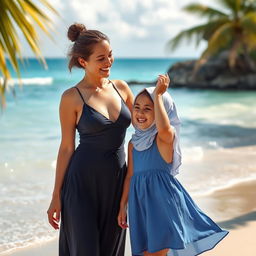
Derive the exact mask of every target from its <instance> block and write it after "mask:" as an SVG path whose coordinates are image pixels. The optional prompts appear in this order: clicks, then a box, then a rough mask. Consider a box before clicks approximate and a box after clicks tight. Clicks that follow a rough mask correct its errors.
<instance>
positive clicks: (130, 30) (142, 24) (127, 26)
mask: <svg viewBox="0 0 256 256" xmlns="http://www.w3.org/2000/svg"><path fill="white" fill-rule="evenodd" d="M194 1H196V2H201V3H203V2H204V3H205V1H204V0H72V1H68V0H52V1H51V3H52V5H53V6H54V7H55V8H56V9H57V10H58V11H59V13H60V15H61V17H62V19H59V20H56V18H55V17H54V24H55V27H56V30H57V31H58V42H57V46H56V47H58V50H57V51H56V48H55V49H54V46H53V44H52V43H49V40H48V39H47V40H45V41H44V43H43V45H44V48H43V51H44V52H46V55H51V54H52V55H54V54H55V53H56V52H59V53H60V52H62V53H66V51H67V49H66V47H67V44H68V43H69V42H68V40H67V37H66V31H67V28H68V27H69V26H70V25H71V24H73V23H74V22H79V23H83V24H85V25H86V27H87V28H88V29H98V30H101V31H102V32H104V33H106V34H107V35H108V36H109V37H110V40H111V42H113V41H114V42H115V43H114V44H115V47H117V48H122V47H126V48H127V49H129V50H125V51H119V52H125V53H126V56H129V55H133V54H134V51H132V48H134V49H140V51H139V52H138V54H141V56H150V55H151V54H152V52H151V51H150V50H149V49H150V48H154V49H156V51H155V52H154V54H155V55H157V54H158V55H159V56H163V52H164V49H163V48H164V45H165V43H166V42H167V41H168V40H169V39H170V38H171V37H173V36H175V35H176V34H177V33H178V32H179V31H180V30H182V29H187V28H189V27H191V26H194V25H196V24H199V23H201V22H202V19H200V17H196V16H192V15H189V14H186V13H184V12H183V11H182V10H181V8H182V7H183V6H184V5H187V4H188V3H192V2H194ZM213 1H214V0H209V1H207V4H211V3H212V2H213ZM49 46H50V47H49ZM186 47H187V49H186V51H185V52H188V51H189V49H190V52H191V54H190V56H193V55H199V52H198V51H195V49H194V47H192V44H191V45H187V46H186ZM161 49H162V50H161ZM117 52H118V51H117ZM177 52H180V51H179V50H178V51H177ZM183 52H184V50H183Z"/></svg>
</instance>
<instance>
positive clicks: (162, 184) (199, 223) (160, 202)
mask: <svg viewBox="0 0 256 256" xmlns="http://www.w3.org/2000/svg"><path fill="white" fill-rule="evenodd" d="M169 81H170V80H169V77H168V76H167V75H160V76H159V78H158V82H157V85H156V88H153V87H150V88H147V89H144V90H142V91H141V92H140V93H139V94H138V95H137V97H136V98H135V102H134V106H133V110H132V123H133V125H134V127H135V134H134V135H133V136H132V139H131V141H130V142H129V146H128V172H127V175H126V178H125V183H124V188H123V194H122V198H121V202H120V210H119V214H118V224H119V226H120V227H122V228H127V227H128V225H127V223H126V204H127V201H128V193H129V202H128V205H129V208H128V209H129V225H130V237H131V247H132V253H133V255H145V256H149V255H152V256H153V255H154V256H164V255H166V254H167V253H168V255H171V256H194V255H198V254H200V253H202V252H204V251H207V250H210V249H212V248H213V247H214V246H215V245H216V244H217V243H218V242H219V241H220V240H222V239H223V238H224V237H225V236H226V235H227V234H228V231H225V230H222V229H221V228H220V227H219V226H218V225H217V224H216V223H214V222H213V221H212V220H211V219H210V218H209V217H208V216H206V215H205V214H204V213H203V212H202V211H201V210H200V209H199V208H198V207H197V205H196V204H195V203H194V202H193V200H192V199H191V197H190V196H189V194H188V193H187V192H186V190H185V189H184V188H183V187H182V185H181V184H180V183H179V182H178V180H177V179H176V178H175V177H174V176H175V175H176V174H178V172H179V166H180V165H181V152H180V147H179V126H180V121H179V118H178V116H177V112H176V108H175V104H174V102H173V100H172V98H171V96H170V95H169V94H168V93H167V92H166V90H167V88H168V84H169ZM129 188H130V189H129Z"/></svg>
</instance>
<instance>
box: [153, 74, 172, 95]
mask: <svg viewBox="0 0 256 256" xmlns="http://www.w3.org/2000/svg"><path fill="white" fill-rule="evenodd" d="M169 83H170V78H169V76H168V75H167V74H166V75H159V76H158V79H157V84H156V88H155V95H163V94H164V93H165V92H166V90H167V88H168V86H169Z"/></svg>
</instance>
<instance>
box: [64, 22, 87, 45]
mask: <svg viewBox="0 0 256 256" xmlns="http://www.w3.org/2000/svg"><path fill="white" fill-rule="evenodd" d="M83 31H86V27H85V25H83V24H79V23H75V24H73V25H71V26H70V27H69V29H68V39H69V40H71V41H72V42H74V41H76V39H77V38H78V37H79V35H80V33H81V32H83Z"/></svg>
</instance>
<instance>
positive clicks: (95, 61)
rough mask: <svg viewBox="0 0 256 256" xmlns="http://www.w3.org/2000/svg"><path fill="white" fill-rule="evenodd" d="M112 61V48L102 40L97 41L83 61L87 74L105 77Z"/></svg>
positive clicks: (107, 75) (108, 73) (108, 72)
mask: <svg viewBox="0 0 256 256" xmlns="http://www.w3.org/2000/svg"><path fill="white" fill-rule="evenodd" d="M113 62H114V57H113V55H112V49H111V47H110V44H109V42H108V41H106V40H103V41H101V42H100V43H97V44H96V45H95V46H94V48H93V53H92V54H91V55H90V57H89V59H88V60H87V61H85V69H86V73H87V74H90V73H91V74H92V75H93V76H97V77H100V78H107V77H109V75H110V69H111V66H112V64H113Z"/></svg>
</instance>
